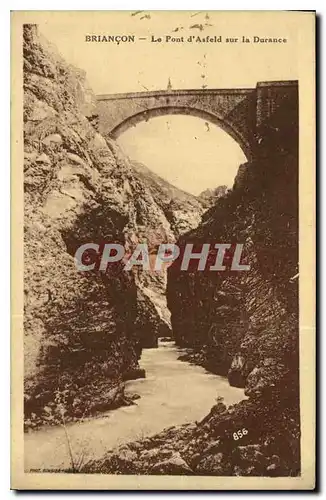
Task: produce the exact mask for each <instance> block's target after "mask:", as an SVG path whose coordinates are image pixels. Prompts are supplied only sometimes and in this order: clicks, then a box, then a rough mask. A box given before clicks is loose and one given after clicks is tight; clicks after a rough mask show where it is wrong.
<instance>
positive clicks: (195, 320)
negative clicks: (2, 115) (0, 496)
mask: <svg viewBox="0 0 326 500" xmlns="http://www.w3.org/2000/svg"><path fill="white" fill-rule="evenodd" d="M314 30H315V14H314V13H312V12H286V11H284V12H282V11H275V12H269V11H256V12H240V11H237V12H218V11H207V12H206V11H197V12H195V11H114V12H113V11H103V12H101V11H88V12H81V11H80V12H78V11H76V12H73V11H66V12H63V11H61V12H59V11H57V12H53V11H38V12H13V13H12V59H13V73H12V101H13V107H12V145H13V146H12V147H13V159H12V171H13V181H12V182H13V196H14V202H15V207H16V208H15V213H14V215H13V224H14V225H13V228H14V235H13V243H14V250H13V267H12V273H13V287H14V297H13V311H12V317H13V320H12V321H13V322H12V353H13V356H15V360H16V364H15V366H14V367H13V368H12V387H13V396H12V407H13V414H12V451H13V454H12V487H13V488H14V489H113V490H114V489H136V488H138V489H161V490H164V489H173V490H178V489H181V490H182V489H188V490H191V489H194V490H200V489H211V490H216V489H220V490H223V489H248V490H250V489H270V490H273V489H284V490H286V489H313V488H314V484H315V483H314V472H315V444H314V436H315V424H314V418H315V417H314V407H315V402H314V390H315V389H314V387H315V386H314V383H315V382H314V374H315V358H314V279H315V277H314V262H313V261H314V258H313V256H314V246H313V245H314V243H313V241H314V223H315V222H314V217H315V214H314V190H315V185H314V170H315V165H314V154H313V151H314V126H315V125H314V112H313V109H314V85H315V81H314V79H315V75H314V45H315V32H314ZM303 35H304V36H303ZM15 139H16V141H15ZM22 396H24V397H23V398H22ZM86 483H87V486H86Z"/></svg>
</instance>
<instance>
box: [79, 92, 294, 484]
mask: <svg viewBox="0 0 326 500" xmlns="http://www.w3.org/2000/svg"><path fill="white" fill-rule="evenodd" d="M281 112H282V115H281V116H279V114H280V113H281ZM279 124H282V126H281V127H280V125H279ZM297 124H298V120H297V103H296V102H293V103H291V101H290V102H288V103H287V106H284V107H282V108H280V109H279V110H278V111H277V112H276V113H275V115H274V118H273V119H272V120H271V121H270V123H269V124H268V125H266V124H265V125H264V127H263V128H261V129H260V130H259V131H258V134H260V137H258V143H259V149H258V151H257V152H256V160H255V161H253V162H251V163H247V164H246V165H242V166H241V167H240V169H239V174H238V176H237V178H236V180H235V184H234V187H233V190H232V191H231V192H230V193H228V194H227V195H226V196H225V197H224V198H221V199H220V200H218V202H217V204H216V206H214V207H213V208H211V209H210V210H209V211H208V212H207V213H206V215H204V217H203V222H202V224H201V225H200V226H199V227H198V229H196V230H194V231H192V232H190V233H188V234H186V235H184V236H183V237H182V238H181V239H180V240H179V241H180V243H181V244H183V243H184V242H191V243H194V244H201V243H204V242H205V243H207V242H208V243H215V242H219V243H221V242H225V243H228V242H230V243H232V242H238V243H245V249H246V252H245V262H246V263H249V264H250V266H251V269H250V272H247V273H246V272H245V271H243V272H239V271H238V272H236V271H233V274H232V271H229V272H227V271H225V272H220V273H214V272H189V271H188V272H183V273H182V272H180V271H179V270H178V269H179V268H178V267H175V266H174V265H172V266H171V267H170V268H169V271H168V304H169V307H170V309H171V311H172V325H173V329H174V333H175V337H176V340H177V342H178V343H179V344H180V345H182V346H190V347H192V348H193V349H195V355H194V356H192V359H193V361H194V362H197V363H201V364H203V365H204V366H206V367H207V368H209V369H210V370H212V371H214V372H215V373H219V374H224V375H228V378H229V381H230V383H231V384H232V385H236V386H239V387H245V393H246V394H247V396H248V399H247V400H244V401H242V402H240V403H238V404H236V405H233V406H230V407H228V408H227V407H226V406H225V405H224V404H223V402H222V400H219V399H218V401H217V404H216V405H214V406H213V408H212V409H211V411H210V413H209V414H208V415H207V416H206V417H205V418H204V419H203V420H202V421H201V422H199V423H196V424H186V425H184V426H180V427H173V428H170V429H165V430H164V431H163V432H161V433H160V434H157V435H156V436H153V437H151V438H147V439H144V440H142V441H137V442H135V443H130V444H129V445H128V446H127V447H128V448H129V449H130V450H131V451H132V452H133V453H136V455H137V456H134V457H133V461H132V462H130V463H129V464H128V466H126V464H125V463H124V462H123V461H121V459H120V453H121V450H120V449H119V448H118V449H116V450H113V451H111V452H109V453H107V455H106V456H105V457H104V458H103V460H102V461H97V462H90V463H88V464H86V465H85V467H84V471H85V472H90V473H92V472H99V471H101V472H110V473H125V474H165V473H166V470H168V471H169V473H170V474H173V473H176V474H190V475H191V474H195V475H217V476H266V477H268V476H269V477H279V476H297V475H299V474H300V412H299V384H298V372H299V370H298V360H299V356H298V284H297V273H298V267H297V265H298V248H297V239H298V227H297V224H298V219H297V213H298V207H297V199H298V198H297V188H298V178H297V172H298V154H297V151H298V149H297V148H298V144H297ZM125 446H126V445H125ZM173 457H176V458H177V461H175V460H173ZM179 465H180V469H178V467H179ZM174 466H175V468H173V467H174Z"/></svg>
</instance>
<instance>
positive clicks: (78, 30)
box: [39, 11, 300, 194]
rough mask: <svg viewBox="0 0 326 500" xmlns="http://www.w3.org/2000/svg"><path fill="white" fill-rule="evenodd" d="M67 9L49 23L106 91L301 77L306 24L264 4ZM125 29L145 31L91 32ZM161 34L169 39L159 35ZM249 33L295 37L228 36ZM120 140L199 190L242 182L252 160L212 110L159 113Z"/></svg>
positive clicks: (64, 49)
mask: <svg viewBox="0 0 326 500" xmlns="http://www.w3.org/2000/svg"><path fill="white" fill-rule="evenodd" d="M58 14H62V13H58ZM58 14H57V13H53V12H52V13H49V17H48V19H47V20H44V18H43V19H42V22H41V23H40V25H39V29H40V31H41V33H42V34H43V35H44V36H45V37H46V38H47V39H48V40H49V41H51V42H52V43H54V44H55V45H56V46H57V48H58V50H59V52H60V53H61V55H62V56H63V57H64V58H65V59H66V61H67V62H69V63H71V64H73V65H75V66H77V67H79V68H82V69H84V70H85V71H86V73H87V79H88V81H89V83H90V85H91V87H92V89H93V90H94V92H95V93H96V94H111V93H120V92H141V91H146V90H162V89H166V88H167V84H168V81H169V80H170V82H171V84H172V88H173V89H187V88H188V89H197V88H201V87H202V86H203V85H205V86H206V88H208V89H209V88H254V87H255V86H256V84H257V82H259V81H267V80H293V79H297V78H298V68H297V58H296V54H295V47H296V46H297V38H298V37H299V36H300V33H297V31H296V26H297V24H296V22H295V20H292V18H291V17H290V16H289V17H288V18H287V17H286V16H284V13H283V15H281V16H280V15H279V13H277V12H274V13H271V12H269V13H268V16H266V15H264V13H263V12H256V13H255V14H254V15H255V16H256V17H255V19H253V18H250V16H246V17H243V16H241V15H239V13H237V12H223V13H222V14H223V17H221V15H220V12H218V11H215V12H199V13H198V12H197V13H196V12H187V11H179V12H178V11H175V12H173V13H171V12H168V11H151V12H142V13H138V14H135V13H131V12H126V11H118V12H114V13H112V12H105V11H103V12H92V11H88V12H87V11H86V12H73V13H66V14H65V15H64V16H62V15H58ZM132 14H133V15H132ZM281 14H282V13H281ZM194 26H195V27H194ZM196 26H197V27H196ZM198 26H201V27H202V29H201V30H200V28H198ZM121 34H127V35H129V34H130V35H133V34H134V35H136V39H137V41H136V43H134V44H132V43H129V44H127V43H126V44H123V43H120V44H119V45H117V44H112V43H97V42H93V43H90V42H86V41H85V37H86V35H121ZM166 35H169V36H174V37H181V36H183V37H184V40H186V39H187V38H188V36H190V35H196V36H197V35H199V36H201V37H204V36H205V37H206V36H207V35H209V36H214V35H216V36H220V35H221V36H222V39H223V43H209V44H208V43H191V44H189V43H185V42H180V43H173V42H166V41H165V36H166ZM152 36H153V37H154V38H155V39H157V38H159V37H161V38H162V39H163V43H157V42H156V43H154V42H151V39H152ZM242 36H245V37H249V38H250V39H252V37H253V36H259V37H282V38H283V37H286V38H287V43H283V44H263V43H262V44H253V43H248V44H246V43H231V44H230V43H225V42H226V38H227V37H234V38H238V39H239V40H241V38H242ZM139 37H146V40H143V41H140V40H139ZM167 122H168V123H167ZM119 143H120V145H121V147H122V148H123V150H124V151H125V152H126V154H128V156H130V157H131V158H132V159H135V160H137V161H140V162H142V163H144V164H145V165H147V166H148V167H149V168H151V169H152V170H154V171H155V172H156V173H158V174H159V175H161V176H162V177H164V178H166V179H167V180H169V181H170V182H172V183H175V184H176V185H177V186H178V187H181V188H182V189H185V190H188V191H189V192H193V193H194V194H198V192H200V191H202V190H204V189H206V188H207V187H210V188H213V187H216V186H218V185H221V184H227V185H229V186H230V185H232V183H233V179H234V177H235V174H236V171H237V168H238V166H239V165H240V164H241V163H243V161H245V157H244V155H243V153H242V151H241V149H240V148H239V146H238V144H237V143H236V142H235V141H234V140H233V139H231V138H230V137H229V136H228V135H227V134H226V133H225V132H224V131H222V130H221V129H220V128H218V127H217V126H215V125H211V124H210V130H209V131H208V130H207V126H206V125H205V122H204V120H202V119H200V118H192V117H189V116H176V115H174V116H168V117H160V118H152V119H150V120H149V121H148V123H144V122H143V123H140V124H138V125H137V126H136V127H133V128H132V129H129V130H128V131H126V132H125V133H124V134H122V135H121V136H120V138H119ZM191 179H192V181H191Z"/></svg>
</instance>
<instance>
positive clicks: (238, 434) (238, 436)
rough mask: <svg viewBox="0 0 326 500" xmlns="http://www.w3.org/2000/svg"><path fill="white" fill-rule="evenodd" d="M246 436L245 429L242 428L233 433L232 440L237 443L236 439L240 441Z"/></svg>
mask: <svg viewBox="0 0 326 500" xmlns="http://www.w3.org/2000/svg"><path fill="white" fill-rule="evenodd" d="M247 434H248V431H247V429H246V428H243V429H241V430H238V431H237V432H234V433H233V439H234V441H238V439H241V438H242V437H243V436H246V435H247Z"/></svg>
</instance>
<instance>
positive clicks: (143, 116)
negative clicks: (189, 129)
mask: <svg viewBox="0 0 326 500" xmlns="http://www.w3.org/2000/svg"><path fill="white" fill-rule="evenodd" d="M164 115H188V116H195V117H197V118H201V119H203V120H206V121H207V122H210V123H212V124H214V125H216V126H218V127H220V128H221V129H222V130H224V132H226V133H227V134H229V135H230V136H231V137H232V138H233V139H234V140H235V141H236V142H237V143H238V145H239V146H240V148H241V149H242V151H243V153H244V154H245V156H246V158H247V159H248V161H249V160H251V159H252V156H253V153H252V145H251V144H249V142H248V141H247V140H246V139H245V137H243V135H242V134H241V132H240V131H239V130H237V129H236V128H235V127H234V126H233V125H231V124H230V123H229V122H228V121H227V120H226V119H225V118H223V117H222V116H219V115H218V114H217V113H211V112H208V111H204V110H202V109H198V108H195V107H189V106H160V107H155V108H150V109H145V110H143V111H140V112H139V113H135V114H133V115H131V116H128V117H127V118H126V119H124V120H123V121H122V122H121V123H119V124H118V125H117V126H115V127H114V128H113V130H111V131H110V132H109V135H110V137H112V139H117V138H118V137H119V136H120V135H121V134H122V133H123V132H125V131H126V130H128V129H129V128H130V127H133V126H135V125H137V123H140V122H142V121H148V120H150V119H151V118H154V117H156V116H164Z"/></svg>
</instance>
